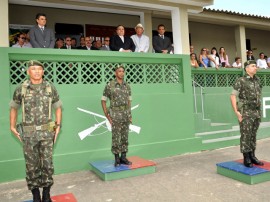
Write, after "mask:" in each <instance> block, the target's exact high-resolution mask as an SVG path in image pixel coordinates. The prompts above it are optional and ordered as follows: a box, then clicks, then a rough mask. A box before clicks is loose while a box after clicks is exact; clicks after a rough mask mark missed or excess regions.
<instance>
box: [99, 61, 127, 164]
mask: <svg viewBox="0 0 270 202" xmlns="http://www.w3.org/2000/svg"><path fill="white" fill-rule="evenodd" d="M124 75H125V69H124V67H123V66H118V67H116V68H115V80H112V81H110V82H109V83H108V84H107V85H106V87H105V89H104V92H103V96H102V98H101V105H102V108H103V111H104V114H105V116H106V117H107V119H108V120H109V122H110V124H111V126H112V153H113V154H114V156H115V164H114V165H115V167H117V166H120V164H126V165H130V164H131V162H130V161H129V160H128V159H127V158H126V153H127V152H128V132H129V124H130V123H131V122H132V117H131V108H130V107H131V100H132V99H131V89H130V86H129V84H128V83H126V82H125V81H124ZM107 99H109V100H110V107H109V109H107V107H106V101H107ZM120 153H121V157H119V154H120Z"/></svg>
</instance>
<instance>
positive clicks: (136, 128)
mask: <svg viewBox="0 0 270 202" xmlns="http://www.w3.org/2000/svg"><path fill="white" fill-rule="evenodd" d="M137 107H139V105H136V106H134V107H132V108H131V110H133V109H136V108H137ZM77 109H78V110H79V111H82V112H84V113H87V114H91V115H93V116H97V117H100V118H103V119H105V120H104V121H102V122H100V123H98V124H95V125H94V126H92V127H90V128H88V129H85V130H83V131H81V132H79V133H78V134H79V136H80V139H81V140H83V139H84V138H85V137H86V136H88V135H91V133H92V132H94V131H95V130H96V129H98V128H99V127H100V126H101V125H103V124H104V123H106V126H107V128H108V130H109V131H111V130H112V128H111V124H110V123H109V121H108V119H107V117H106V116H103V115H101V114H97V113H94V112H91V111H87V110H85V109H81V108H79V107H77ZM129 129H130V130H131V131H133V132H135V133H137V134H139V133H140V131H141V127H139V126H135V125H132V124H130V125H129Z"/></svg>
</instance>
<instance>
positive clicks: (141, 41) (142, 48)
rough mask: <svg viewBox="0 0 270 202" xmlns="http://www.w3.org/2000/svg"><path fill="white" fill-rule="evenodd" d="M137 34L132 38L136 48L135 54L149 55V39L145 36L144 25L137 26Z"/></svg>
mask: <svg viewBox="0 0 270 202" xmlns="http://www.w3.org/2000/svg"><path fill="white" fill-rule="evenodd" d="M135 32H136V34H134V35H132V36H131V39H132V40H133V42H134V44H135V46H136V48H135V52H142V53H147V52H148V50H149V37H148V36H146V35H144V34H143V32H144V28H143V25H142V24H140V23H139V24H137V25H136V27H135Z"/></svg>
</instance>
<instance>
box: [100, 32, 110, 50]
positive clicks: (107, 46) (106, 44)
mask: <svg viewBox="0 0 270 202" xmlns="http://www.w3.org/2000/svg"><path fill="white" fill-rule="evenodd" d="M100 50H106V51H110V50H111V49H110V37H108V36H106V37H105V39H104V44H103V46H102V47H101V48H100Z"/></svg>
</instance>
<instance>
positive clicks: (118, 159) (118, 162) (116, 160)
mask: <svg viewBox="0 0 270 202" xmlns="http://www.w3.org/2000/svg"><path fill="white" fill-rule="evenodd" d="M114 157H115V162H114V166H115V167H118V166H120V158H119V154H114Z"/></svg>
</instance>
